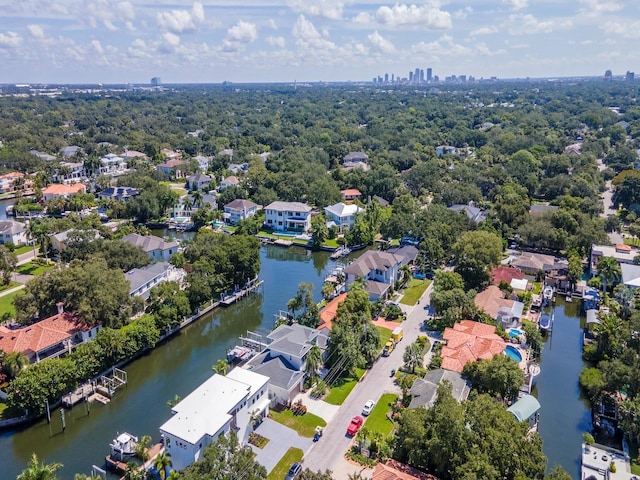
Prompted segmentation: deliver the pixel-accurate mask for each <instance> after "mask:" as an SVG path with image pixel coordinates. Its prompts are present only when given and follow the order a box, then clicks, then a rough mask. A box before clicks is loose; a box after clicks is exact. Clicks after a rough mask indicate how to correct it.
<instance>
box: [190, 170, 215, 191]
mask: <svg viewBox="0 0 640 480" xmlns="http://www.w3.org/2000/svg"><path fill="white" fill-rule="evenodd" d="M210 184H211V177H210V176H209V175H205V174H203V173H196V174H195V175H191V176H189V177H187V188H188V189H189V190H202V189H205V188H207V187H208V186H209V185H210Z"/></svg>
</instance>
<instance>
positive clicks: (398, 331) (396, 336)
mask: <svg viewBox="0 0 640 480" xmlns="http://www.w3.org/2000/svg"><path fill="white" fill-rule="evenodd" d="M403 335H404V331H403V330H402V327H396V328H395V329H394V330H393V332H391V338H392V339H393V340H394V341H395V342H396V343H400V340H402V336H403Z"/></svg>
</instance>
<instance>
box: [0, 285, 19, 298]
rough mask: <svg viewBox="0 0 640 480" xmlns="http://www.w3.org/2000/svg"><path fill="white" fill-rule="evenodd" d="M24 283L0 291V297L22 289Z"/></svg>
mask: <svg viewBox="0 0 640 480" xmlns="http://www.w3.org/2000/svg"><path fill="white" fill-rule="evenodd" d="M23 288H24V285H18V286H17V287H13V288H9V289H7V290H5V291H3V292H0V297H4V296H5V295H9V294H10V293H13V292H17V291H18V290H22V289H23Z"/></svg>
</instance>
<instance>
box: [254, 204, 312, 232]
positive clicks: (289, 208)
mask: <svg viewBox="0 0 640 480" xmlns="http://www.w3.org/2000/svg"><path fill="white" fill-rule="evenodd" d="M264 209H265V213H266V216H265V221H264V224H265V225H266V226H267V228H271V229H273V231H275V232H299V233H302V232H306V231H307V230H309V229H310V228H311V211H312V210H313V209H312V208H311V207H310V206H309V205H307V204H306V203H300V202H273V203H270V204H269V205H267V206H266V207H265V208H264Z"/></svg>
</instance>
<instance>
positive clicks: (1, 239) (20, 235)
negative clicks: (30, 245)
mask: <svg viewBox="0 0 640 480" xmlns="http://www.w3.org/2000/svg"><path fill="white" fill-rule="evenodd" d="M0 243H1V244H2V245H4V244H6V243H13V244H14V245H22V244H26V243H27V228H26V226H25V225H24V223H20V222H16V221H15V220H2V221H0Z"/></svg>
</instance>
